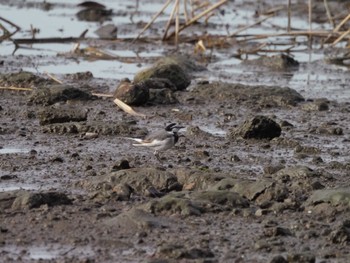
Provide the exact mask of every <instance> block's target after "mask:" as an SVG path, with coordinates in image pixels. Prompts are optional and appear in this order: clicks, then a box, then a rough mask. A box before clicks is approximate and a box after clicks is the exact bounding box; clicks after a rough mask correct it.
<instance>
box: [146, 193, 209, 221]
mask: <svg viewBox="0 0 350 263" xmlns="http://www.w3.org/2000/svg"><path fill="white" fill-rule="evenodd" d="M144 209H145V210H146V211H149V212H151V213H152V214H155V215H158V214H167V215H173V214H180V215H183V216H190V215H197V216H198V215H200V214H202V213H204V212H205V208H204V207H201V206H200V205H197V204H196V203H195V202H192V201H191V200H190V199H188V198H186V197H185V194H184V193H175V194H174V193H172V194H168V195H166V196H164V197H162V198H159V199H154V200H151V201H149V202H148V203H146V204H145V205H144Z"/></svg>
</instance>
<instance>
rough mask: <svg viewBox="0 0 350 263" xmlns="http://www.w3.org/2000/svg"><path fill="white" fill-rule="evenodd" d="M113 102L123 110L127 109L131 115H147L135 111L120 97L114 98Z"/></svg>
mask: <svg viewBox="0 0 350 263" xmlns="http://www.w3.org/2000/svg"><path fill="white" fill-rule="evenodd" d="M113 102H114V103H115V104H116V105H117V106H118V107H119V108H121V109H122V110H123V111H125V112H126V113H129V114H130V115H133V116H138V117H143V118H145V117H147V116H146V115H145V114H142V113H139V112H136V111H134V109H133V108H131V107H130V106H129V105H128V104H126V103H124V102H122V101H121V100H120V99H117V98H116V99H114V100H113Z"/></svg>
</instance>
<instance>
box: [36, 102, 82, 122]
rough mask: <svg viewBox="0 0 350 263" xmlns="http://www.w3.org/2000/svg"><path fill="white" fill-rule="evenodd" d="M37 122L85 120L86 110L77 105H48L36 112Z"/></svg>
mask: <svg viewBox="0 0 350 263" xmlns="http://www.w3.org/2000/svg"><path fill="white" fill-rule="evenodd" d="M38 118H39V124H40V125H46V124H53V123H65V122H75V121H86V120H87V110H83V109H79V108H77V107H67V106H66V107H48V108H43V109H42V110H40V111H39V112H38Z"/></svg>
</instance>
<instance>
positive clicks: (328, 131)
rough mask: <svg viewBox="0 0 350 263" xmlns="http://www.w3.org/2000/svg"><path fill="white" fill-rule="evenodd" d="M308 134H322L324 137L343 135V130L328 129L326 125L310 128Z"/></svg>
mask: <svg viewBox="0 0 350 263" xmlns="http://www.w3.org/2000/svg"><path fill="white" fill-rule="evenodd" d="M309 132H310V133H315V134H324V135H343V134H344V133H343V129H342V128H341V127H329V126H328V125H322V126H318V127H312V128H311V129H309Z"/></svg>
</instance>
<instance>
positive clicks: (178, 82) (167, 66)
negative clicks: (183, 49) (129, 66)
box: [134, 61, 191, 90]
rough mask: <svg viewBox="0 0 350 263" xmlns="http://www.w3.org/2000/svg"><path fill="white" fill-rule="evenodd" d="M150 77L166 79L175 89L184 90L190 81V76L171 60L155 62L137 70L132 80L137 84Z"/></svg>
mask: <svg viewBox="0 0 350 263" xmlns="http://www.w3.org/2000/svg"><path fill="white" fill-rule="evenodd" d="M150 78H159V79H167V80H169V81H170V82H171V83H172V84H173V85H174V86H175V87H176V89H177V90H184V89H186V88H187V87H188V86H189V85H190V83H191V78H190V76H189V75H188V74H187V73H186V72H185V70H184V69H182V67H181V66H180V65H179V64H177V63H173V62H172V61H170V62H169V63H167V62H164V63H158V64H157V63H156V64H155V65H153V66H151V67H149V68H146V69H143V70H141V71H139V72H138V73H137V74H136V75H135V77H134V82H135V83H136V84H137V83H140V82H143V81H145V80H147V79H150Z"/></svg>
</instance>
